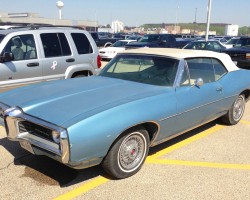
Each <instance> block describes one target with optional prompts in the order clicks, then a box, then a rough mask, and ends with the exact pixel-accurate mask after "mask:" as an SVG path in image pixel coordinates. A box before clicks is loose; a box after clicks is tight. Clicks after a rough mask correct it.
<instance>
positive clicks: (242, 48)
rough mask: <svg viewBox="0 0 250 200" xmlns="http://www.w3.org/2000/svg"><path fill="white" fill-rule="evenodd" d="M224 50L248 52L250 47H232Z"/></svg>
mask: <svg viewBox="0 0 250 200" xmlns="http://www.w3.org/2000/svg"><path fill="white" fill-rule="evenodd" d="M224 52H242V53H250V47H234V48H229V49H226V50H225V51H224Z"/></svg>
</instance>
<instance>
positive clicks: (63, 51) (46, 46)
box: [40, 33, 71, 58]
mask: <svg viewBox="0 0 250 200" xmlns="http://www.w3.org/2000/svg"><path fill="white" fill-rule="evenodd" d="M40 36H41V40H42V43H43V50H44V54H45V57H46V58H50V57H59V56H66V55H71V51H70V47H69V44H68V41H67V39H66V37H65V35H64V34H63V33H42V34H41V35H40Z"/></svg>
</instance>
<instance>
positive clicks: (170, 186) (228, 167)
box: [0, 102, 250, 200]
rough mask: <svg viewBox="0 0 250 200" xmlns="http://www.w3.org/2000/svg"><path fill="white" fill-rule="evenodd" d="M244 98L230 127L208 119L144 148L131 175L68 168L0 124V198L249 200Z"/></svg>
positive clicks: (249, 117)
mask: <svg viewBox="0 0 250 200" xmlns="http://www.w3.org/2000/svg"><path fill="white" fill-rule="evenodd" d="M249 132H250V102H249V103H247V106H246V111H245V114H244V117H243V119H242V120H241V122H240V123H239V124H237V125H236V126H224V125H222V124H219V123H216V122H212V123H209V124H208V125H205V126H202V127H200V128H198V129H195V130H193V131H190V132H188V133H186V134H184V135H182V136H180V137H177V138H175V139H173V140H170V141H168V142H166V143H164V144H162V145H160V146H157V147H154V148H152V149H151V150H150V153H149V156H148V158H147V160H146V163H145V164H144V166H143V167H142V169H141V170H140V171H139V173H137V174H136V175H134V176H132V177H130V178H127V179H123V180H112V179H110V178H109V177H107V176H106V174H105V173H104V172H103V170H102V169H101V167H99V166H97V167H92V168H90V169H84V170H74V169H71V168H68V167H66V166H64V165H62V164H60V163H58V162H56V161H54V160H52V159H49V158H47V157H39V156H34V155H32V154H30V153H28V152H27V151H25V150H23V149H21V147H20V145H19V143H17V142H11V141H9V140H8V139H7V138H6V136H5V133H4V129H3V127H0V155H1V156H0V183H1V193H0V199H25V200H27V199H43V200H45V199H58V200H60V199H91V200H92V199H109V200H112V199H210V200H211V199H220V200H221V199H227V200H231V199H232V200H235V199H239V200H243V199H250V189H249V188H250V151H249V142H250V134H249Z"/></svg>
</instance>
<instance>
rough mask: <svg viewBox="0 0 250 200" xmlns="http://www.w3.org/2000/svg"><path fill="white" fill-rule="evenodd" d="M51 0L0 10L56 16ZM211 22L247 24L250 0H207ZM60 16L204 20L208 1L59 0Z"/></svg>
mask: <svg viewBox="0 0 250 200" xmlns="http://www.w3.org/2000/svg"><path fill="white" fill-rule="evenodd" d="M56 2H57V1H53V0H40V1H39V0H0V4H1V7H0V12H7V13H13V12H18V13H20V12H34V13H38V14H39V16H40V17H45V18H58V16H59V14H58V8H57V7H56ZM211 2H212V11H211V23H229V24H238V25H239V26H250V0H211ZM63 3H64V7H63V9H62V16H63V19H72V20H90V21H95V20H97V21H98V24H99V25H107V24H111V22H112V21H113V20H119V21H122V22H123V23H124V24H125V26H139V25H142V24H146V23H181V22H184V23H189V22H191V23H192V22H194V20H195V13H196V9H197V13H196V21H197V23H205V22H206V19H207V6H208V0H125V1H123V0H91V1H89V0H63Z"/></svg>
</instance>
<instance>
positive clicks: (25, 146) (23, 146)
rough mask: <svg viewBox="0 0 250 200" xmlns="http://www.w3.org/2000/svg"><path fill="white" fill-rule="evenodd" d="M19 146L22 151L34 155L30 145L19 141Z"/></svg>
mask: <svg viewBox="0 0 250 200" xmlns="http://www.w3.org/2000/svg"><path fill="white" fill-rule="evenodd" d="M20 145H21V147H22V148H23V149H25V150H27V151H29V152H30V153H32V154H34V151H33V148H32V146H31V144H30V143H29V142H27V141H25V140H24V141H20Z"/></svg>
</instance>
